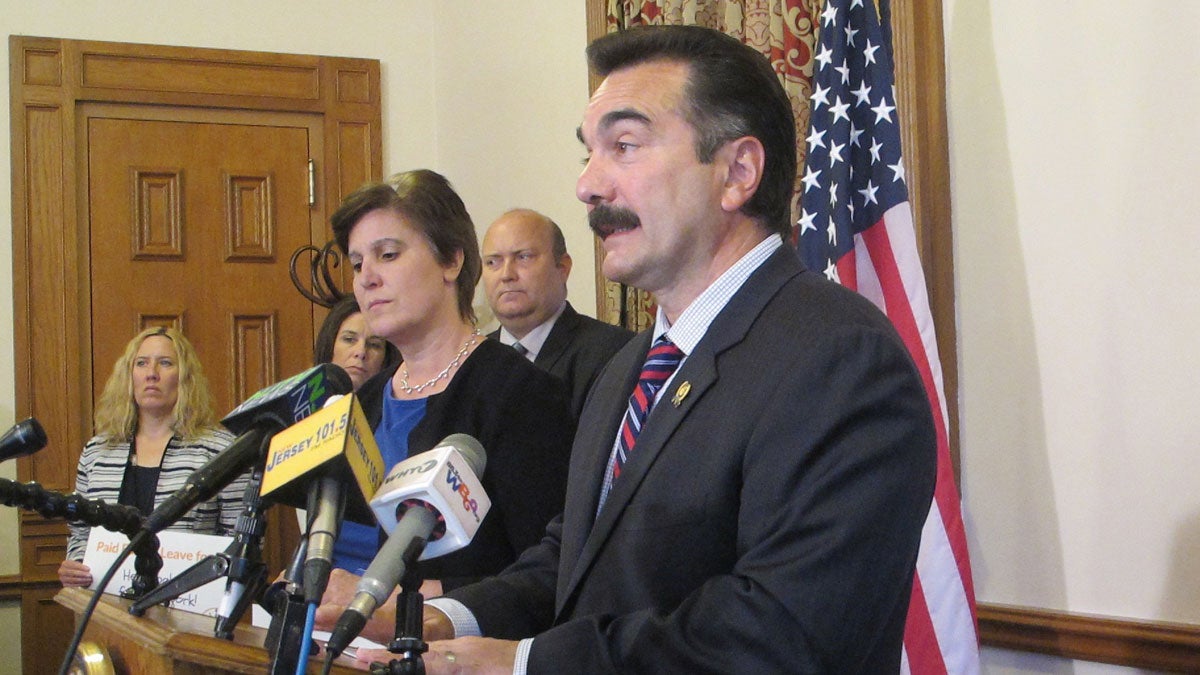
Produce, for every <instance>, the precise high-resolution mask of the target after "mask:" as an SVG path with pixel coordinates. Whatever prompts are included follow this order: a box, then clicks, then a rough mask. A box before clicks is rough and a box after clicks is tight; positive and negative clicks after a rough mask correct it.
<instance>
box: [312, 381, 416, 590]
mask: <svg viewBox="0 0 1200 675" xmlns="http://www.w3.org/2000/svg"><path fill="white" fill-rule="evenodd" d="M426 400H427V399H424V398H419V399H414V400H411V401H405V400H401V399H397V398H396V397H394V396H392V383H391V381H390V380H389V381H388V382H387V383H385V384H384V392H383V419H382V420H381V421H380V423H379V426H378V427H376V428H375V443H376V444H377V445H379V454H380V455H382V456H383V465H384V466H385V467H387V468H388V469H389V470H390V469H391V468H392V467H393V466H395V465H397V464H399V463H400V462H402V461H404V460H405V459H408V434H409V432H411V431H412V430H413V427H415V426H417V423H418V422H420V421H421V419H422V418H423V417H425V402H426ZM378 551H379V528H378V527H377V526H375V525H362V524H359V523H353V522H350V521H348V520H347V521H344V522H343V523H342V529H341V531H340V532H338V537H337V541H335V542H334V543H333V566H334V567H340V568H341V569H344V570H346V571H347V572H352V573H354V574H357V575H359V576H362V575H363V573H364V572H366V571H367V567H368V566H369V565H370V564H371V559H372V558H374V557H375V554H376V553H377V552H378Z"/></svg>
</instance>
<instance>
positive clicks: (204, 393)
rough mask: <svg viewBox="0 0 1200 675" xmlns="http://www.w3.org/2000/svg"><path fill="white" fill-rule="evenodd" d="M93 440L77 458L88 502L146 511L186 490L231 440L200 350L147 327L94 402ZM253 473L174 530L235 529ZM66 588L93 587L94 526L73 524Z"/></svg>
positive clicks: (78, 482) (79, 488)
mask: <svg viewBox="0 0 1200 675" xmlns="http://www.w3.org/2000/svg"><path fill="white" fill-rule="evenodd" d="M95 425H96V435H95V436H94V437H93V438H92V439H91V440H90V441H88V443H87V445H86V446H84V448H83V453H82V454H81V455H80V457H79V468H78V469H77V471H76V474H75V491H76V492H78V493H79V494H81V495H83V496H84V497H87V498H88V499H103V500H105V501H106V502H109V503H113V502H116V503H118V504H126V505H128V506H133V507H136V508H137V509H138V510H140V511H141V512H142V513H143V514H148V513H150V512H151V511H152V510H153V509H154V508H155V507H156V506H158V504H160V503H161V502H162V501H163V500H164V499H166V498H167V497H169V496H170V495H171V494H172V493H174V492H175V491H176V490H177V489H179V488H180V487H182V486H183V483H184V481H185V480H187V478H188V476H190V475H191V473H192V472H193V471H195V470H196V469H197V468H199V467H200V466H201V465H203V464H204V463H205V462H207V461H208V460H209V459H211V458H212V457H213V456H214V455H216V454H217V453H218V452H220V451H221V450H224V449H225V448H226V447H227V446H228V445H229V444H230V443H231V442H232V441H233V436H232V435H230V434H229V432H227V431H225V430H224V429H223V428H221V427H219V426H217V424H216V420H215V418H214V416H213V409H212V396H211V394H210V393H209V391H208V384H207V382H206V381H205V379H204V373H203V370H202V369H201V367H200V361H199V359H198V358H197V357H196V351H195V349H193V348H192V345H191V343H189V342H188V341H187V338H185V337H183V334H182V333H180V332H179V331H177V330H175V329H173V328H148V329H146V330H143V331H142V332H141V333H138V335H137V336H135V337H134V338H133V339H132V340H130V341H129V344H127V345H126V346H125V353H124V354H122V355H121V358H119V359H117V362H116V364H115V365H114V366H113V371H112V375H110V376H109V378H108V382H107V383H106V384H105V385H104V393H102V394H101V395H100V401H99V403H98V404H97V405H96V417H95ZM247 480H248V475H246V476H242V477H241V478H239V479H238V480H235V481H234V482H233V483H232V484H230V485H229V486H228V487H227V488H225V489H224V490H222V491H221V492H220V494H218V495H217V496H216V497H214V498H213V499H212V500H210V501H207V502H203V503H201V504H198V505H197V506H196V507H195V508H194V509H192V510H191V511H189V512H188V513H187V514H186V515H184V517H183V518H181V519H180V520H179V522H177V523H175V524H174V525H172V526H171V527H172V529H183V530H192V531H194V532H200V533H204V534H224V533H226V532H229V531H232V530H233V527H234V525H235V524H236V522H237V517H238V514H239V513H240V512H241V509H242V493H243V492H244V491H245V489H246V482H247ZM70 529H71V535H70V538H69V540H68V544H67V558H66V560H64V561H63V563H62V565H60V566H59V568H58V578H59V580H60V581H61V582H62V584H63V585H64V586H90V585H91V584H92V571H91V570H90V569H89V568H88V567H87V565H84V564H83V562H82V560H83V554H84V551H85V548H86V546H87V540H88V533H89V531H90V529H91V528H89V527H87V526H85V525H71V528H70Z"/></svg>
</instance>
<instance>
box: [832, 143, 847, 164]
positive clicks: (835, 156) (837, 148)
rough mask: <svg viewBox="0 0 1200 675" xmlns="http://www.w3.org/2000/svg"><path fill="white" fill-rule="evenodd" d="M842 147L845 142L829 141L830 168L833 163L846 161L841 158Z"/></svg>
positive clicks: (844, 145)
mask: <svg viewBox="0 0 1200 675" xmlns="http://www.w3.org/2000/svg"><path fill="white" fill-rule="evenodd" d="M844 147H846V144H845V143H834V142H833V141H830V142H829V168H831V169H832V168H833V165H834V164H836V163H838V162H844V161H846V160H844V159H842V148H844Z"/></svg>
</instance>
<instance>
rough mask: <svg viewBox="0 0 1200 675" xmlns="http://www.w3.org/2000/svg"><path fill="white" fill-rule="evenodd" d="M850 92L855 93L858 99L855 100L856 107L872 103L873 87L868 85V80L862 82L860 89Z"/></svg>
mask: <svg viewBox="0 0 1200 675" xmlns="http://www.w3.org/2000/svg"><path fill="white" fill-rule="evenodd" d="M850 93H851V94H854V98H855V99H857V100H856V101H855V102H854V107H856V108H857V107H858V106H860V105H862V104H864V103H866V104H870V103H871V88H870V87H868V86H867V81H866V80H863V81H862V84H860V85H858V89H855V90H854V91H852V92H850Z"/></svg>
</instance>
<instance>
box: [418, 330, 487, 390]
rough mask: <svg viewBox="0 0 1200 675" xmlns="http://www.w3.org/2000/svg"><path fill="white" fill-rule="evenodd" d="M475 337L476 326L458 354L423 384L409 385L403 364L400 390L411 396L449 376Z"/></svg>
mask: <svg viewBox="0 0 1200 675" xmlns="http://www.w3.org/2000/svg"><path fill="white" fill-rule="evenodd" d="M477 337H479V329H478V328H476V329H475V330H473V331H471V335H470V336H469V337H468V338H467V341H466V342H464V343H463V346H462V349H459V350H458V354H457V355H456V356H455V357H454V360H453V361H451V362H450V365H448V366H446V367H445V368H443V369H442V372H440V373H438V374H437V375H434V376H433V377H431V378H429V381H428V382H426V383H425V384H419V385H417V386H415V387H413V386H410V385H409V384H408V365H405V366H404V374H403V375H401V376H400V390H401V391H403V392H404V393H406V394H408V395H409V396H412V395H413V394H419V393H421V392H422V391H424V390H425V389H427V388H429V387H432V386H433V385H435V384H437V382H438V380H444V379H446V378H447V377H449V375H450V371H452V370H454V369H455V368H457V367H458V364H460V363H462V360H463V357H464V356H466V355H467V352H468V351H469V350H470V349H471V345H472V344H474V342H475V338H477Z"/></svg>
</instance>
